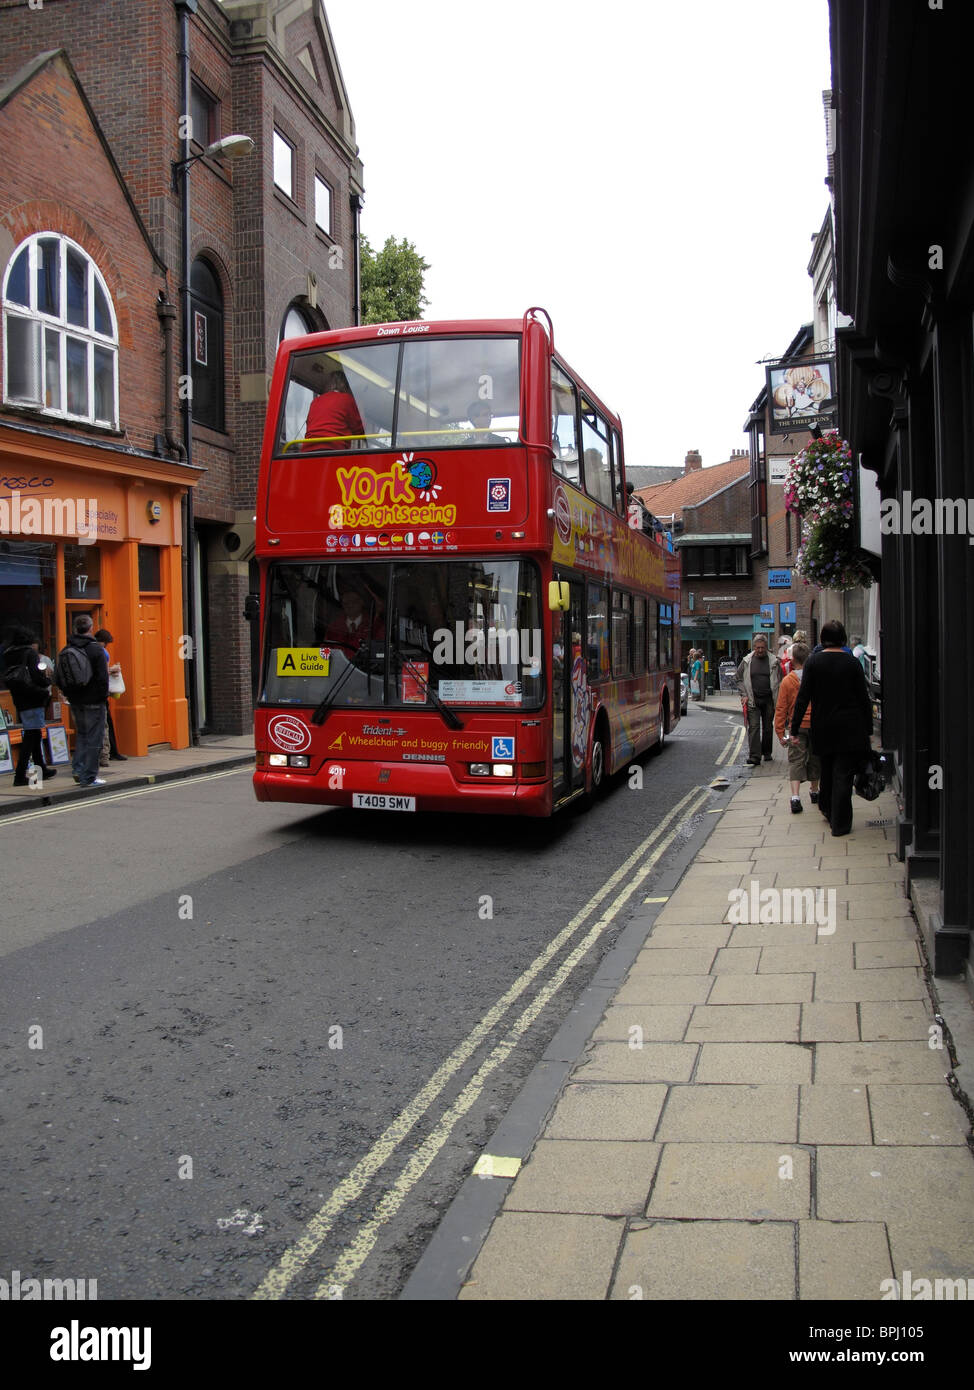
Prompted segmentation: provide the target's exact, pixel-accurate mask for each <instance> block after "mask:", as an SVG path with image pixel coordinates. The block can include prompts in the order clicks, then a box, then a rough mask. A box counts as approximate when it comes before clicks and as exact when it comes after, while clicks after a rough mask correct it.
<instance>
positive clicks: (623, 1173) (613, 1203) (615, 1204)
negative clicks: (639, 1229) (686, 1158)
mask: <svg viewBox="0 0 974 1390" xmlns="http://www.w3.org/2000/svg"><path fill="white" fill-rule="evenodd" d="M659 1154H660V1145H659V1144H651V1143H638V1142H630V1143H614V1142H612V1141H605V1140H574V1139H539V1140H538V1142H537V1144H536V1145H535V1146H534V1149H533V1150H532V1152H531V1157H530V1158H529V1159H528V1161H527V1163H526V1164H525V1165H524V1167H523V1168H522V1169H521V1171H520V1173H519V1174H518V1175H517V1178H516V1180H515V1182H514V1186H513V1187H512V1188H511V1190H510V1192H509V1193H508V1194H507V1197H506V1198H505V1201H504V1210H505V1211H554V1212H577V1213H579V1214H582V1213H585V1214H588V1215H603V1216H635V1215H637V1214H639V1213H640V1212H641V1211H642V1209H643V1208H644V1207H645V1205H646V1200H647V1197H648V1194H649V1192H650V1190H651V1188H652V1185H653V1175H654V1174H655V1172H656V1164H657V1161H658V1159H659Z"/></svg>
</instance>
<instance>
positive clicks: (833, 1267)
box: [798, 1221, 892, 1302]
mask: <svg viewBox="0 0 974 1390" xmlns="http://www.w3.org/2000/svg"><path fill="white" fill-rule="evenodd" d="M891 1274H892V1266H891V1263H890V1256H889V1243H888V1241H887V1239H886V1227H885V1226H884V1225H883V1224H882V1222H879V1221H872V1222H870V1221H850V1222H840V1221H799V1223H798V1289H799V1297H800V1298H803V1299H808V1298H812V1299H821V1300H825V1299H842V1300H843V1301H844V1300H846V1299H851V1300H861V1301H864V1302H872V1301H875V1299H876V1298H878V1297H879V1294H878V1293H877V1290H878V1289H879V1287H880V1285H881V1283H882V1281H883V1280H884V1279H888V1278H890V1277H891Z"/></svg>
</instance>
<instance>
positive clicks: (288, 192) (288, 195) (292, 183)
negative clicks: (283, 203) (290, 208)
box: [271, 122, 298, 204]
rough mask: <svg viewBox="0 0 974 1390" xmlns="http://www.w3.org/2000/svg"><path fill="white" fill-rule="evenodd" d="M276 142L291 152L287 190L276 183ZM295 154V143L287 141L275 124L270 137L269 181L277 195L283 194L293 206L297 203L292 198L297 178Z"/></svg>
mask: <svg viewBox="0 0 974 1390" xmlns="http://www.w3.org/2000/svg"><path fill="white" fill-rule="evenodd" d="M278 140H280V142H281V144H282V145H286V146H287V148H288V150H290V152H291V160H290V168H291V174H290V187H289V188H285V187H284V185H283V184H282V183H278V181H277V154H278V146H277V142H278ZM297 154H298V149H297V145H295V143H294V141H293V140H289V139H288V137H287V136H286V135H285V134H284V132H283V130H281V128H280V126H278V125H277V123H276V122H275V124H274V128H273V135H272V137H271V179H272V181H273V184H274V187H275V189H276V190H277V191H278V193H283V195H284V197H285V198H288V199H289V200H290V201H291V202H292V203H295V204H296V203H297V199H296V198H295V196H294V192H295V179H296V177H297Z"/></svg>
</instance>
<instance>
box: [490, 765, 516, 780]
mask: <svg viewBox="0 0 974 1390" xmlns="http://www.w3.org/2000/svg"><path fill="white" fill-rule="evenodd" d="M494 776H495V777H513V776H514V764H513V763H495V764H494Z"/></svg>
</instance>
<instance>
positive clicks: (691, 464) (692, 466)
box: [683, 449, 703, 477]
mask: <svg viewBox="0 0 974 1390" xmlns="http://www.w3.org/2000/svg"><path fill="white" fill-rule="evenodd" d="M702 467H703V459H702V458H701V457H700V451H699V450H698V449H689V450H687V456H686V459H685V460H684V463H683V475H684V477H686V475H687V474H688V473H695V472H696V471H697V469H698V468H702Z"/></svg>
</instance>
